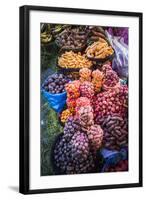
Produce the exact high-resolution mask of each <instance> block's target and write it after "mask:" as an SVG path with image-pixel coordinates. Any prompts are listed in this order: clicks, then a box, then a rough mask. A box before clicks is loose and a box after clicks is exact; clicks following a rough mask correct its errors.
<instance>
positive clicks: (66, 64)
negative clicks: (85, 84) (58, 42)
mask: <svg viewBox="0 0 146 200" xmlns="http://www.w3.org/2000/svg"><path fill="white" fill-rule="evenodd" d="M58 65H59V67H61V68H66V69H68V68H72V69H73V68H75V69H80V68H90V67H91V66H92V62H91V61H90V60H88V59H87V58H86V56H85V55H81V53H80V52H78V53H74V52H73V51H66V52H65V53H64V54H62V55H61V56H60V57H59V58H58Z"/></svg>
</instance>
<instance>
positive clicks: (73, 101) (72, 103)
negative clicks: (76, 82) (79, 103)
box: [66, 98, 76, 113]
mask: <svg viewBox="0 0 146 200" xmlns="http://www.w3.org/2000/svg"><path fill="white" fill-rule="evenodd" d="M66 105H67V107H68V109H69V110H70V111H71V112H72V113H73V112H74V110H75V107H76V99H71V98H67V100H66Z"/></svg>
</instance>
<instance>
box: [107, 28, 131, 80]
mask: <svg viewBox="0 0 146 200" xmlns="http://www.w3.org/2000/svg"><path fill="white" fill-rule="evenodd" d="M106 34H107V37H108V40H109V42H110V44H111V45H112V47H113V48H114V50H115V57H114V59H113V61H112V68H113V69H114V70H115V71H116V72H117V73H118V75H119V77H120V78H128V45H127V44H125V43H124V39H123V38H121V37H118V36H112V35H110V34H109V33H108V32H107V31H106Z"/></svg>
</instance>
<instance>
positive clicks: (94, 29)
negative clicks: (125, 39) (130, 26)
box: [89, 26, 106, 41]
mask: <svg viewBox="0 0 146 200" xmlns="http://www.w3.org/2000/svg"><path fill="white" fill-rule="evenodd" d="M89 29H90V40H92V41H97V40H98V39H99V38H103V39H106V35H105V32H104V29H103V28H102V27H100V26H90V27H89Z"/></svg>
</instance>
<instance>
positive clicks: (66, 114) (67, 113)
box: [61, 109, 72, 123]
mask: <svg viewBox="0 0 146 200" xmlns="http://www.w3.org/2000/svg"><path fill="white" fill-rule="evenodd" d="M70 116H72V112H71V111H70V110H69V109H66V110H64V111H62V113H61V122H63V123H65V122H66V121H67V119H68V118H69V117H70Z"/></svg>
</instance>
